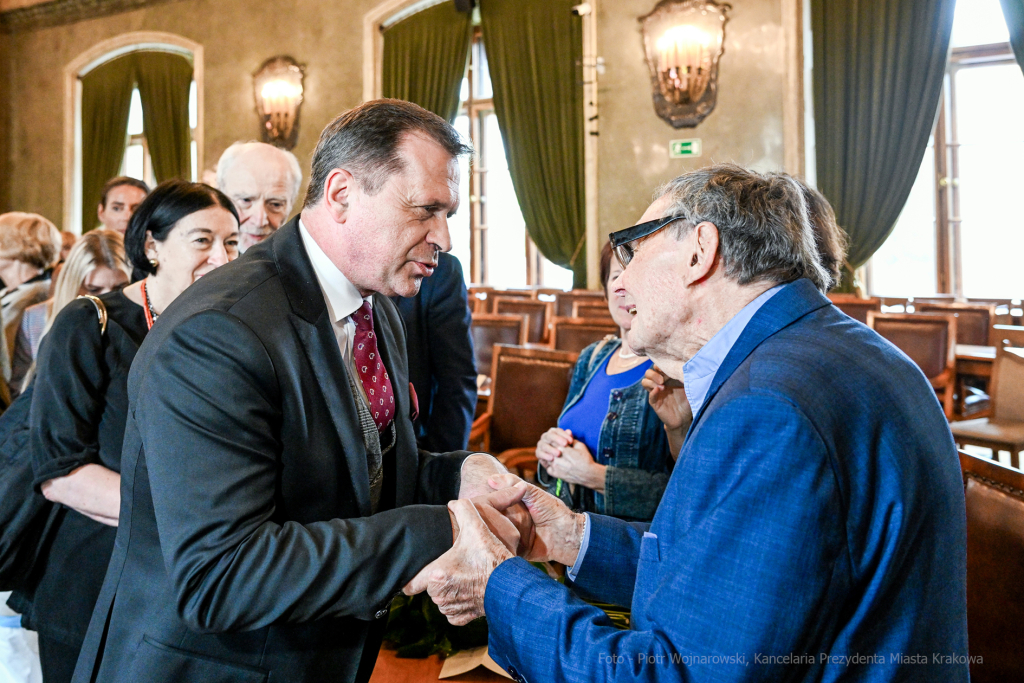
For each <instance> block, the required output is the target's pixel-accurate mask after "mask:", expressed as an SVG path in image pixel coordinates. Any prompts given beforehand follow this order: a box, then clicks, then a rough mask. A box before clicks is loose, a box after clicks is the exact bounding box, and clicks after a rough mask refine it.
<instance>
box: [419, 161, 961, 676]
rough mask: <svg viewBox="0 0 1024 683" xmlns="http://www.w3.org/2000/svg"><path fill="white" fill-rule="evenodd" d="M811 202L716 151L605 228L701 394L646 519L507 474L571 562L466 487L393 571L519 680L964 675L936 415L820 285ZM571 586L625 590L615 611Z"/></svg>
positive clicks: (634, 338) (602, 597)
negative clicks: (510, 525) (470, 625)
mask: <svg viewBox="0 0 1024 683" xmlns="http://www.w3.org/2000/svg"><path fill="white" fill-rule="evenodd" d="M806 214H807V212H806V206H805V204H804V200H803V199H802V195H801V191H800V188H799V187H798V185H797V184H796V183H795V182H794V181H793V179H791V178H789V177H787V176H785V175H783V174H768V175H761V174H758V173H754V172H751V171H746V170H744V169H741V168H738V167H735V166H729V165H722V166H713V167H710V168H706V169H703V170H699V171H695V172H692V173H688V174H686V175H683V176H680V177H679V178H676V179H675V180H673V181H672V182H670V183H668V185H666V186H665V188H664V189H663V191H662V193H661V196H660V197H659V198H658V199H657V200H656V201H655V202H654V203H653V204H652V205H651V207H650V208H649V209H648V210H647V212H646V213H645V214H644V216H643V217H642V218H641V223H640V224H638V225H636V226H634V227H632V228H629V229H627V230H623V231H620V232H618V233H613V234H612V235H611V240H612V244H613V246H615V249H616V253H617V255H618V258H619V259H620V260H621V262H622V264H623V266H624V267H625V271H624V273H623V275H622V281H621V285H622V287H623V289H624V293H625V294H627V295H629V296H630V297H631V298H632V300H634V301H635V302H636V308H635V311H634V315H635V316H636V317H635V318H634V321H633V325H632V327H631V329H630V332H629V343H630V346H632V347H633V348H634V349H636V350H637V351H638V352H640V353H644V354H646V355H648V356H650V357H651V358H652V359H653V360H654V361H655V363H656V364H657V365H658V367H659V368H660V369H661V370H662V371H663V372H664V373H665V375H666V376H667V377H668V378H672V379H674V380H677V381H681V382H682V383H683V385H684V386H685V393H686V399H687V400H688V402H689V404H690V406H691V408H692V410H693V414H694V420H693V424H692V426H691V427H690V430H689V433H688V434H687V437H686V440H685V442H684V444H683V447H682V450H681V452H680V453H679V458H678V461H677V463H676V466H675V470H674V471H673V473H672V477H671V480H670V481H669V484H668V488H667V489H666V491H665V495H664V498H663V499H662V502H661V505H660V507H659V509H658V512H657V514H656V515H655V517H654V520H653V521H652V523H651V524H649V525H646V524H630V523H627V522H623V521H619V520H615V519H611V518H608V517H604V516H601V515H596V514H590V513H587V514H585V515H581V514H577V513H573V512H572V511H570V510H569V509H567V508H566V507H565V506H564V505H562V503H561V502H559V501H558V500H556V499H554V498H553V497H552V496H550V495H549V494H546V493H544V492H542V491H540V490H539V489H537V488H536V487H533V486H529V485H527V484H525V483H523V482H519V481H517V480H516V478H515V477H514V476H513V475H507V474H506V475H500V476H498V477H494V478H492V482H491V485H492V486H493V487H494V488H500V487H503V486H515V487H517V488H518V489H519V491H518V493H517V495H521V496H522V498H523V500H524V501H525V502H526V505H527V507H528V509H529V510H530V513H531V516H532V525H524V526H523V528H522V529H521V537H522V538H521V542H520V545H519V547H518V549H517V550H519V552H520V554H522V555H523V556H524V557H525V559H527V560H553V561H555V562H559V563H562V564H564V565H565V566H566V567H567V574H566V578H567V581H566V585H564V586H563V585H560V584H558V583H555V582H553V581H551V580H550V579H549V578H547V577H546V576H545V575H544V574H543V573H542V572H539V571H537V570H536V569H534V568H533V567H531V566H530V565H529V564H528V563H527V562H526V561H525V560H524V559H522V558H515V557H513V555H512V552H511V551H509V550H507V549H506V547H505V546H504V545H503V544H502V543H501V542H499V541H498V540H497V539H496V538H495V537H494V536H493V535H492V534H491V533H490V532H489V531H488V530H487V527H486V526H485V525H484V523H483V522H482V521H481V518H480V516H479V514H478V509H477V508H475V507H473V506H472V505H470V504H469V503H468V501H458V502H455V503H451V504H450V507H451V508H452V509H453V511H454V512H455V515H456V518H457V520H458V523H459V528H460V531H459V537H458V539H457V541H456V543H455V545H454V546H453V547H452V549H451V550H450V551H449V552H448V553H446V554H445V555H442V556H441V557H440V558H438V559H437V560H436V561H435V562H433V563H432V564H431V565H428V566H427V567H426V568H425V569H424V570H423V571H422V572H421V573H420V574H419V575H418V576H417V577H416V578H415V579H414V580H413V581H412V582H411V583H410V584H409V585H408V586H407V587H406V589H405V590H406V592H416V591H420V590H427V591H428V592H429V594H430V595H431V597H432V598H433V599H434V601H435V602H437V603H438V605H439V606H440V608H441V611H442V613H444V614H446V615H447V616H448V618H449V620H451V621H452V622H453V623H465V622H466V621H468V620H469V619H471V618H473V617H476V616H479V615H481V614H486V616H487V618H488V627H489V634H490V654H491V656H492V657H493V658H494V659H495V660H496V661H497V662H498V663H499V664H501V665H502V666H504V667H505V668H506V669H507V670H508V671H509V673H510V674H511V675H512V677H513V678H514V679H516V680H518V681H524V680H528V681H545V682H548V681H580V682H583V681H587V682H593V681H655V680H657V681H708V680H714V681H862V680H863V681H867V680H870V681H896V680H920V681H930V682H935V681H967V680H968V666H967V659H966V655H967V620H966V586H965V583H966V580H965V574H966V552H965V545H966V541H965V522H964V512H963V510H964V507H963V506H964V500H963V488H962V482H961V478H960V471H959V465H958V460H957V455H956V450H955V448H954V445H953V441H952V438H951V436H950V432H949V427H948V426H947V424H946V421H945V419H944V417H943V414H942V411H941V409H940V407H939V404H938V401H937V400H936V398H935V394H934V392H933V391H932V388H931V386H930V385H929V384H928V381H927V380H926V379H925V377H924V375H923V374H922V373H921V372H920V371H919V370H918V369H917V368H916V367H915V366H914V364H913V363H912V362H911V361H910V360H909V359H908V358H907V357H906V356H904V355H903V354H901V353H900V352H899V351H897V350H896V349H895V348H894V347H893V346H891V345H890V344H889V343H887V342H886V341H884V340H883V339H881V338H880V337H879V336H878V335H876V334H875V333H874V332H873V331H871V330H869V329H868V328H867V327H865V326H864V325H861V324H860V323H858V322H856V321H854V320H852V319H851V318H848V317H847V316H845V315H844V314H842V313H841V312H840V311H838V310H837V309H836V308H835V307H833V306H832V305H831V304H830V303H829V301H828V299H827V298H826V297H825V296H823V294H822V292H823V291H824V290H825V289H826V288H827V285H828V283H829V282H830V277H829V275H828V274H827V273H826V272H825V271H824V270H823V269H822V267H821V265H820V263H819V261H818V256H817V254H816V250H815V242H814V237H813V235H812V231H811V229H810V227H809V226H808V223H807V215H806ZM512 499H514V496H509V497H507V498H506V499H505V502H508V500H512ZM482 504H486V503H482ZM496 506H497V504H496ZM580 597H585V598H589V599H593V600H596V601H601V602H608V603H613V604H616V605H624V606H629V607H631V610H632V612H631V618H630V624H629V629H628V630H622V629H618V628H616V627H615V626H613V625H612V623H611V621H609V619H608V617H607V616H606V615H605V613H604V612H602V611H601V610H600V609H598V608H596V607H593V606H591V605H589V604H587V603H586V602H584V601H583V600H581V599H580Z"/></svg>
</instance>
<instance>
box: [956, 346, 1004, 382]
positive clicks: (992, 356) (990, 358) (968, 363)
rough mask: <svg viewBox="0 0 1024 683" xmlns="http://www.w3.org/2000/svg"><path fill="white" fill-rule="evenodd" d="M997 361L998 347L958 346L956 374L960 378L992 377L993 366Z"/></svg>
mask: <svg viewBox="0 0 1024 683" xmlns="http://www.w3.org/2000/svg"><path fill="white" fill-rule="evenodd" d="M995 361H996V347H994V346H972V345H971V344H957V345H956V374H957V376H958V377H962V376H963V375H971V376H972V377H985V378H988V377H991V376H992V364H993V363H995Z"/></svg>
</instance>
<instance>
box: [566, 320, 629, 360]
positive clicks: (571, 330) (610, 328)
mask: <svg viewBox="0 0 1024 683" xmlns="http://www.w3.org/2000/svg"><path fill="white" fill-rule="evenodd" d="M608 335H612V336H615V337H617V336H618V335H619V326H618V325H616V324H615V323H613V322H611V321H610V320H609V321H604V320H593V319H590V318H555V319H554V320H553V321H552V322H551V348H553V349H555V350H557V351H569V352H571V353H579V352H580V351H582V350H583V349H585V348H587V347H588V346H590V345H591V344H593V343H594V342H596V341H600V340H601V339H604V338H605V337H607V336H608Z"/></svg>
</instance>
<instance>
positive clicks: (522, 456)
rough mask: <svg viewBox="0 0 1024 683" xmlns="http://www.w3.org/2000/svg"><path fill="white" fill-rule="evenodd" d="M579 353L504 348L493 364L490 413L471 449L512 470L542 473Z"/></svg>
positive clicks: (478, 424) (477, 427)
mask: <svg viewBox="0 0 1024 683" xmlns="http://www.w3.org/2000/svg"><path fill="white" fill-rule="evenodd" d="M577 357H578V354H575V353H567V352H565V351H554V350H551V349H536V348H531V349H524V348H521V347H515V346H506V345H505V344H498V345H496V346H495V347H494V356H493V360H492V361H491V363H492V365H491V396H490V399H489V400H488V403H487V412H486V413H484V414H483V415H481V416H480V417H479V418H477V419H476V420H475V421H474V422H473V427H472V431H471V433H470V446H471V448H474V447H475V448H477V449H479V450H482V451H485V452H488V453H494V454H496V456H497V458H498V460H501V461H504V462H506V466H507V467H509V468H510V469H512V468H515V469H517V470H518V471H519V472H520V473H527V472H528V471H533V472H536V471H537V464H536V455H535V454H534V455H531V453H530V451H531V450H535V449H536V447H537V441H538V440H539V439H540V437H541V434H543V433H544V432H546V431H547V430H548V429H550V428H551V427H555V426H557V425H558V416H559V415H560V414H561V413H562V406H563V405H564V404H565V399H566V397H567V396H568V395H569V381H570V380H571V378H572V371H573V367H574V366H575V365H576V358H577Z"/></svg>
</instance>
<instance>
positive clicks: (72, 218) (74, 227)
mask: <svg viewBox="0 0 1024 683" xmlns="http://www.w3.org/2000/svg"><path fill="white" fill-rule="evenodd" d="M140 51H162V52H173V53H175V54H181V55H183V56H185V57H186V58H188V59H190V60H191V61H192V79H193V80H194V81H195V83H196V113H197V117H196V127H195V129H194V133H193V138H192V139H193V141H194V142H195V143H196V159H195V164H196V168H197V169H198V172H199V173H202V169H203V168H204V159H203V156H204V149H203V147H204V134H203V131H204V115H203V110H204V108H205V107H204V102H203V91H204V83H205V74H204V66H203V65H204V51H203V46H202V44H200V43H197V42H195V41H192V40H189V39H188V38H185V37H183V36H179V35H176V34H173V33H166V32H163V31H133V32H131V33H124V34H121V35H119V36H115V37H113V38H110V39H108V40H104V41H102V42H99V43H97V44H96V45H94V46H92V47H91V48H89V49H88V50H86V51H85V52H83V53H81V54H80V55H78V56H77V57H76V58H75V59H73V60H71V62H70V63H68V65H67V66H66V67H64V222H63V226H64V227H63V229H64V230H69V231H71V232H73V233H75V234H78V235H80V234H82V229H83V226H82V225H81V222H82V220H81V218H82V202H83V199H82V81H81V77H82V76H84V75H85V74H87V73H88V72H89V71H90V70H92V69H94V68H96V67H97V66H100V65H101V64H104V63H106V62H108V61H110V60H112V59H115V58H117V57H120V56H122V55H125V54H128V53H130V52H140Z"/></svg>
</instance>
